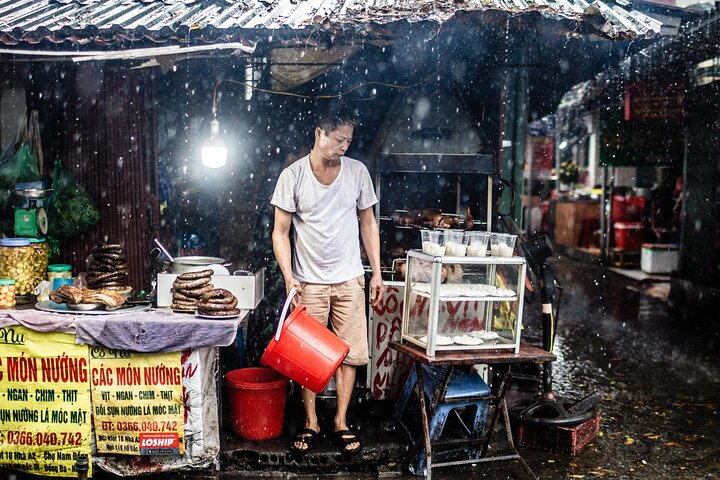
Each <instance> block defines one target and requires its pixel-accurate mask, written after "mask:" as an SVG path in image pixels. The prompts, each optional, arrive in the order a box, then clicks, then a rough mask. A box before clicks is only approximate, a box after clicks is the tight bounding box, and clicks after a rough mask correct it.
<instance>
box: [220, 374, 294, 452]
mask: <svg viewBox="0 0 720 480" xmlns="http://www.w3.org/2000/svg"><path fill="white" fill-rule="evenodd" d="M289 381H290V380H288V379H287V378H285V377H283V376H282V375H281V374H280V373H278V372H276V371H275V370H273V369H271V368H240V369H238V370H232V371H230V372H228V373H226V374H225V387H226V388H227V393H228V403H229V405H230V423H231V424H232V429H233V433H234V434H235V435H237V436H238V437H241V438H244V439H246V440H269V439H271V438H276V437H279V436H280V434H281V433H282V429H283V422H284V420H285V392H286V390H287V384H288V382H289Z"/></svg>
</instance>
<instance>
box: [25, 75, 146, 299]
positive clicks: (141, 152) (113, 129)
mask: <svg viewBox="0 0 720 480" xmlns="http://www.w3.org/2000/svg"><path fill="white" fill-rule="evenodd" d="M59 82H61V84H55V85H53V86H50V87H47V88H45V89H44V90H42V91H44V92H47V93H50V92H48V89H52V93H51V95H52V97H53V98H52V99H48V98H47V97H46V98H45V100H47V102H43V101H42V98H37V99H36V100H37V101H38V106H37V107H36V108H38V107H39V108H40V109H41V112H43V110H44V113H45V115H44V120H45V122H44V126H43V131H44V132H47V134H48V137H47V138H46V139H43V146H44V150H45V152H46V155H47V161H46V163H47V164H48V165H47V170H48V172H50V171H51V169H52V160H54V159H56V158H61V159H62V161H63V164H64V165H65V166H66V167H67V168H68V169H69V170H70V172H71V173H72V174H73V176H74V177H75V179H76V180H77V181H78V182H79V183H80V184H81V185H82V186H84V187H85V189H86V190H87V191H88V193H89V194H90V196H91V197H92V198H93V199H94V200H95V201H96V202H97V204H98V207H99V208H100V213H101V218H100V222H99V223H98V224H97V225H96V226H95V227H93V228H92V229H90V230H88V231H87V232H85V233H83V234H81V235H79V236H77V237H74V238H71V239H67V240H64V241H63V242H62V253H61V258H60V261H64V262H67V263H70V264H72V266H73V273H75V274H77V273H78V272H79V271H84V270H85V259H86V258H87V256H88V255H89V253H90V250H91V249H92V247H93V245H95V243H96V242H98V241H108V242H112V243H120V244H122V245H123V246H124V247H125V250H126V253H127V256H128V261H129V268H130V278H129V281H130V284H131V285H132V287H133V288H134V289H136V291H138V290H139V289H142V288H146V275H145V264H146V255H147V252H148V251H149V250H150V248H151V246H150V245H151V243H152V238H153V235H154V233H155V232H156V231H157V223H158V219H159V205H158V162H157V148H156V147H157V145H156V142H157V128H156V101H155V98H156V92H155V90H154V88H155V85H154V81H153V80H152V79H151V78H149V77H148V76H147V75H146V74H144V73H143V72H142V71H140V72H130V73H127V72H120V71H116V70H110V69H103V68H102V67H86V66H84V65H83V66H81V67H73V68H69V69H66V70H65V79H64V80H63V79H61V80H59ZM47 93H46V94H47ZM53 100H54V101H53ZM48 104H52V105H53V106H52V107H50V106H49V105H48ZM43 105H44V106H45V108H44V109H43ZM41 115H42V113H41ZM46 140H47V141H46Z"/></svg>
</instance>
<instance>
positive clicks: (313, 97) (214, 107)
mask: <svg viewBox="0 0 720 480" xmlns="http://www.w3.org/2000/svg"><path fill="white" fill-rule="evenodd" d="M437 73H438V72H433V73H431V74H430V75H428V76H426V77H424V78H423V79H422V80H420V81H419V82H417V83H414V84H412V85H399V84H397V83H384V82H375V81H373V82H360V83H358V84H357V85H354V86H353V87H350V88H349V89H347V90H345V91H344V92H339V93H331V94H327V95H303V94H300V93H292V92H282V91H278V90H268V89H265V88H260V87H256V86H255V85H251V84H249V83H245V82H241V81H239V80H231V79H223V80H220V81H218V82H217V83H216V84H215V88H214V89H213V96H212V113H213V117H215V114H216V112H217V91H218V87H219V86H220V84H221V83H225V82H227V83H234V84H237V85H242V86H244V87H246V88H251V89H253V90H255V91H258V92H263V93H269V94H272V95H285V96H287V97H296V98H305V99H308V100H329V99H332V98H342V97H343V96H345V95H348V94H349V93H352V92H354V91H355V90H358V89H360V88H362V87H369V86H371V85H378V86H381V87H388V88H394V89H397V90H407V89H410V88H415V87H418V86H420V85H422V84H424V83H425V82H427V81H428V80H430V79H431V78H432V77H433V76H435V75H437Z"/></svg>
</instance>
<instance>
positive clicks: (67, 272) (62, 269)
mask: <svg viewBox="0 0 720 480" xmlns="http://www.w3.org/2000/svg"><path fill="white" fill-rule="evenodd" d="M56 278H72V267H71V266H70V265H66V264H64V263H56V264H54V265H48V267H47V279H48V280H49V281H50V283H53V280H55V279H56Z"/></svg>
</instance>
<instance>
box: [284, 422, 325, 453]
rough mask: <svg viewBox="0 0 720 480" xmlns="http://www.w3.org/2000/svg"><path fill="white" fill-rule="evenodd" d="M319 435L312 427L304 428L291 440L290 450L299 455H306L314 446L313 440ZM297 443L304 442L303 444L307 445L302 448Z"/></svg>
mask: <svg viewBox="0 0 720 480" xmlns="http://www.w3.org/2000/svg"><path fill="white" fill-rule="evenodd" d="M318 435H319V433H318V432H316V431H315V430H313V429H312V428H305V429H303V430H302V431H300V432H298V434H297V435H295V438H294V439H293V441H292V442H290V451H291V452H293V453H297V454H299V455H305V454H306V453H307V452H309V451H310V449H311V448H312V445H313V442H314V441H315V438H316V437H317V436H318ZM296 443H302V444H303V445H305V447H304V448H300V447H298V446H297V445H295V444H296Z"/></svg>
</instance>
